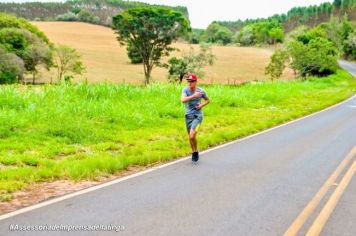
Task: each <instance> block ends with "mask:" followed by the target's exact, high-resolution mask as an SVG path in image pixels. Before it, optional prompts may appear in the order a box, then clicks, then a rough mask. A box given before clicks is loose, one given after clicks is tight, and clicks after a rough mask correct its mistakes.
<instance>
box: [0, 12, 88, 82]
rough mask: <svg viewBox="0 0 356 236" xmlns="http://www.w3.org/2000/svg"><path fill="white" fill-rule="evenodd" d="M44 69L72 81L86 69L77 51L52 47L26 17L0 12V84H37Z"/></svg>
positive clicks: (59, 77)
mask: <svg viewBox="0 0 356 236" xmlns="http://www.w3.org/2000/svg"><path fill="white" fill-rule="evenodd" d="M40 68H45V69H47V70H50V69H51V68H55V69H56V71H57V79H58V81H61V80H62V79H65V80H71V79H72V78H73V75H74V74H81V73H82V72H83V71H84V69H85V68H84V66H83V64H82V62H81V59H80V55H79V54H78V52H76V50H74V49H72V48H69V47H67V46H64V45H54V44H52V43H51V42H50V41H49V40H48V38H47V37H46V35H45V34H44V33H43V32H41V31H40V30H39V29H38V28H37V27H36V26H34V25H32V24H31V23H30V22H28V21H27V20H25V19H23V18H17V17H15V16H13V15H8V14H5V13H0V84H11V83H17V82H25V83H26V79H25V76H26V75H30V76H31V77H32V83H33V84H34V83H35V82H36V78H37V75H38V73H39V70H40Z"/></svg>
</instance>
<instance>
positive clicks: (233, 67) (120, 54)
mask: <svg viewBox="0 0 356 236" xmlns="http://www.w3.org/2000/svg"><path fill="white" fill-rule="evenodd" d="M33 23H34V24H35V25H37V26H38V27H39V28H40V29H41V30H42V31H43V32H44V33H45V34H46V35H47V36H48V37H49V39H50V40H51V41H52V42H54V43H61V44H65V45H68V46H71V47H73V48H76V49H77V50H78V51H79V52H80V53H81V54H82V56H83V62H84V64H85V65H86V67H87V72H86V74H85V75H84V76H83V77H81V78H78V80H83V79H84V78H87V79H88V81H89V82H97V81H105V80H106V81H112V82H117V83H121V82H127V83H142V81H143V77H144V76H143V67H142V65H131V64H130V63H129V59H128V57H127V55H126V48H125V47H122V46H120V45H119V43H118V42H117V41H116V38H115V34H114V32H113V30H111V29H110V28H107V27H103V26H96V25H91V24H86V23H78V22H33ZM174 46H175V47H177V48H179V49H180V50H181V51H188V50H189V47H190V46H189V45H188V44H185V43H176V44H175V45H174ZM213 52H214V54H215V55H216V57H217V60H216V62H215V64H214V65H213V66H209V67H207V68H206V72H207V73H206V78H205V79H204V82H205V83H228V82H229V83H234V82H236V83H239V82H243V81H249V80H265V79H268V78H267V77H266V76H265V75H264V68H265V66H266V65H267V64H268V62H269V57H270V55H271V51H270V50H265V49H257V48H243V47H223V46H214V47H213ZM180 53H181V52H175V53H173V55H178V56H179V55H180ZM289 76H290V73H286V75H285V76H284V79H287V78H288V77H289ZM42 77H43V78H44V79H42V81H49V78H50V77H52V78H53V80H54V78H55V75H54V73H43V74H42ZM152 77H153V81H167V69H164V68H154V70H153V72H152Z"/></svg>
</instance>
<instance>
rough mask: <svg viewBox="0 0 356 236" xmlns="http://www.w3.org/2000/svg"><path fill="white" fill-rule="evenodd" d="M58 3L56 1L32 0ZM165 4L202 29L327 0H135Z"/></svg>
mask: <svg viewBox="0 0 356 236" xmlns="http://www.w3.org/2000/svg"><path fill="white" fill-rule="evenodd" d="M31 1H34V0H0V2H31ZM36 1H40V2H60V1H59V0H36ZM135 1H140V2H146V3H152V4H162V5H169V6H186V7H187V8H188V11H189V18H190V21H191V25H192V27H193V28H206V27H207V26H208V25H209V24H210V23H211V22H213V21H214V20H219V21H221V20H229V21H234V20H238V19H241V20H245V19H247V18H249V19H254V18H262V17H263V18H264V17H269V16H272V15H274V14H276V13H278V14H281V13H287V12H288V10H289V9H291V8H292V7H296V6H309V5H314V4H316V5H319V4H320V3H323V2H332V1H328V0H244V1H241V0H214V1H213V0H135Z"/></svg>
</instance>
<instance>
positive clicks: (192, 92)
mask: <svg viewBox="0 0 356 236" xmlns="http://www.w3.org/2000/svg"><path fill="white" fill-rule="evenodd" d="M187 81H188V87H186V88H184V89H183V92H182V97H181V101H182V102H183V103H185V123H186V126H187V131H188V135H189V142H190V146H191V147H192V161H193V162H197V161H198V160H199V153H198V149H197V139H196V136H197V132H198V130H199V127H200V124H201V122H202V121H203V112H202V108H203V107H204V106H206V105H208V104H209V98H208V96H207V94H206V92H205V91H204V90H203V89H201V88H198V87H197V81H198V77H197V76H196V75H195V74H189V75H188V77H187ZM202 98H203V99H204V102H203V103H201V99H202Z"/></svg>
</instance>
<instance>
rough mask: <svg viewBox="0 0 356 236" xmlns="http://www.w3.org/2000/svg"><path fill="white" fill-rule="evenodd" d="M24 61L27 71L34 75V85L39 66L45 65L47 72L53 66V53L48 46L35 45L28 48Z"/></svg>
mask: <svg viewBox="0 0 356 236" xmlns="http://www.w3.org/2000/svg"><path fill="white" fill-rule="evenodd" d="M23 60H24V62H25V68H26V71H28V72H30V73H31V74H32V84H35V82H36V75H37V74H38V66H39V65H44V66H45V68H46V69H47V70H49V69H50V67H51V66H52V52H51V50H50V48H49V47H48V46H47V45H46V44H44V43H35V44H32V45H30V46H29V47H27V48H26V50H25V51H24V54H23Z"/></svg>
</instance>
